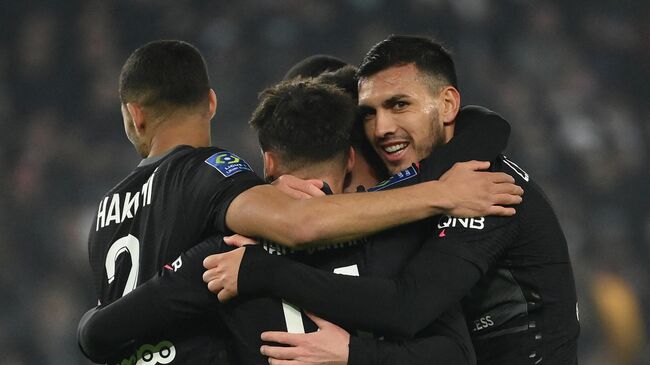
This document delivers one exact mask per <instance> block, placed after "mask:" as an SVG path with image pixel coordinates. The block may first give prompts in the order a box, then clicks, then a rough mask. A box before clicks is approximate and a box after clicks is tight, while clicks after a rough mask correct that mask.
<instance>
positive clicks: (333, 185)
mask: <svg viewBox="0 0 650 365" xmlns="http://www.w3.org/2000/svg"><path fill="white" fill-rule="evenodd" d="M290 174H291V175H293V176H295V177H299V178H301V179H318V180H322V181H325V182H326V183H327V184H328V185H329V187H330V189H332V193H334V194H340V193H342V192H343V183H344V181H345V171H332V169H314V167H313V166H312V167H307V168H304V169H299V170H295V171H292V172H290Z"/></svg>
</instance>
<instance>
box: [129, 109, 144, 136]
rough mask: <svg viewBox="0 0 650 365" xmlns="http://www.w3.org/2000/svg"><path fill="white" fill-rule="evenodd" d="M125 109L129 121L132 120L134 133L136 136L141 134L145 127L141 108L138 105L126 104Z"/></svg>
mask: <svg viewBox="0 0 650 365" xmlns="http://www.w3.org/2000/svg"><path fill="white" fill-rule="evenodd" d="M126 109H127V110H128V111H129V115H131V120H133V124H134V126H135V132H136V133H137V134H142V132H143V131H144V129H145V127H146V123H145V120H144V119H145V118H144V110H143V108H142V106H141V105H140V104H138V103H126Z"/></svg>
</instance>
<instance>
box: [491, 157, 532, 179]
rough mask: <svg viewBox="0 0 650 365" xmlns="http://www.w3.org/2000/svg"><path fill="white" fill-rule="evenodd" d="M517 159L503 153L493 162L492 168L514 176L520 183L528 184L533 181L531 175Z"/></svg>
mask: <svg viewBox="0 0 650 365" xmlns="http://www.w3.org/2000/svg"><path fill="white" fill-rule="evenodd" d="M515 161H516V160H515V159H513V158H510V157H508V156H506V155H503V154H501V155H499V156H497V158H495V159H494V160H493V161H492V162H491V166H490V170H492V171H498V172H505V173H506V174H508V175H510V176H512V177H514V178H515V182H516V183H517V184H518V185H528V183H530V182H531V175H530V174H529V173H528V170H527V169H526V168H524V167H522V164H521V163H520V162H515Z"/></svg>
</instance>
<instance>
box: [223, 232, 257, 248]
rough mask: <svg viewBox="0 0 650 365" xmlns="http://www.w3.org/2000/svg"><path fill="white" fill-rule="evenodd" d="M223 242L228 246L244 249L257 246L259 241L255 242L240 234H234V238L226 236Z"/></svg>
mask: <svg viewBox="0 0 650 365" xmlns="http://www.w3.org/2000/svg"><path fill="white" fill-rule="evenodd" d="M223 242H225V243H226V244H227V245H228V246H234V247H242V246H245V245H256V244H257V241H255V240H254V239H252V238H248V237H246V236H242V235H240V234H233V235H232V236H225V237H224V238H223Z"/></svg>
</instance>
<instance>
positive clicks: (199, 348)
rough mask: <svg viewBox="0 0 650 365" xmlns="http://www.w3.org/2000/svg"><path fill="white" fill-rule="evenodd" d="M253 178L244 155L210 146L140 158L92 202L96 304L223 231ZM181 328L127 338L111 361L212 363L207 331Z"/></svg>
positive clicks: (122, 292) (124, 291)
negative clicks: (128, 343) (144, 339)
mask: <svg viewBox="0 0 650 365" xmlns="http://www.w3.org/2000/svg"><path fill="white" fill-rule="evenodd" d="M261 183H262V181H261V179H260V178H259V177H258V176H256V175H255V174H254V173H253V171H252V170H251V168H250V166H249V165H248V164H247V163H246V162H245V161H244V160H242V159H241V158H239V157H238V156H237V155H235V154H233V153H231V152H229V151H225V150H222V149H220V148H216V147H209V148H192V147H189V146H180V147H177V148H175V149H174V150H172V151H170V152H169V153H167V154H165V155H163V156H160V157H155V158H151V159H145V160H143V161H142V162H141V163H140V165H139V166H138V167H137V168H135V170H133V171H132V172H131V173H130V174H129V175H128V176H127V177H126V178H125V179H124V180H122V181H121V182H120V183H119V184H117V185H116V186H115V187H114V188H113V189H111V190H110V191H109V192H108V193H107V194H106V195H105V196H104V197H103V198H102V199H101V200H100V202H99V206H98V209H97V213H96V216H95V220H94V222H93V225H92V227H91V231H90V236H89V241H88V249H89V255H90V263H91V267H92V270H93V275H94V281H95V287H96V289H97V297H98V299H99V303H100V305H107V304H109V303H111V302H113V301H115V300H116V299H118V298H120V297H122V296H123V295H126V294H128V293H129V292H130V291H132V290H133V289H134V288H135V287H136V286H137V285H139V284H140V283H142V282H144V281H146V280H148V279H149V278H151V277H153V276H154V275H155V274H156V273H157V272H158V271H160V270H161V268H162V267H163V265H164V264H166V263H169V262H171V261H172V260H173V259H174V258H176V257H177V256H178V255H179V254H180V253H181V252H183V251H185V250H187V249H189V248H190V247H192V246H193V245H195V244H196V243H197V242H199V241H200V240H201V239H203V238H205V237H208V236H210V235H213V234H215V233H217V232H227V231H228V230H227V227H226V226H225V214H226V210H227V208H228V205H229V204H230V203H231V201H232V200H233V199H234V198H235V197H236V196H237V195H238V194H240V193H241V192H243V191H244V190H246V189H248V188H250V187H253V186H255V185H258V184H261ZM206 327H208V326H206ZM182 332H183V331H182V330H175V331H172V330H170V331H169V333H168V334H165V335H164V336H162V337H161V338H159V339H157V340H156V341H154V342H152V343H137V344H134V346H133V347H132V348H130V349H126V350H125V351H123V353H120V354H116V357H115V358H114V359H112V360H114V362H121V363H123V362H124V361H126V362H127V363H134V364H135V363H136V362H137V361H145V363H146V361H153V359H158V360H157V361H158V362H159V363H165V364H167V363H173V364H176V363H189V362H190V361H189V359H191V360H192V361H194V362H193V363H196V361H199V362H201V363H213V362H215V361H216V360H215V359H217V358H218V356H219V354H218V351H219V349H218V348H217V347H216V346H211V347H210V346H207V345H208V344H210V343H213V342H214V340H215V336H214V331H209V332H208V330H207V328H206V331H203V334H202V330H201V329H197V330H196V331H195V332H193V335H192V337H191V341H186V337H184V335H183V333H182ZM210 348H213V349H215V350H212V351H211V350H209V349H210ZM143 359H144V360H143ZM153 363H155V362H153Z"/></svg>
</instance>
